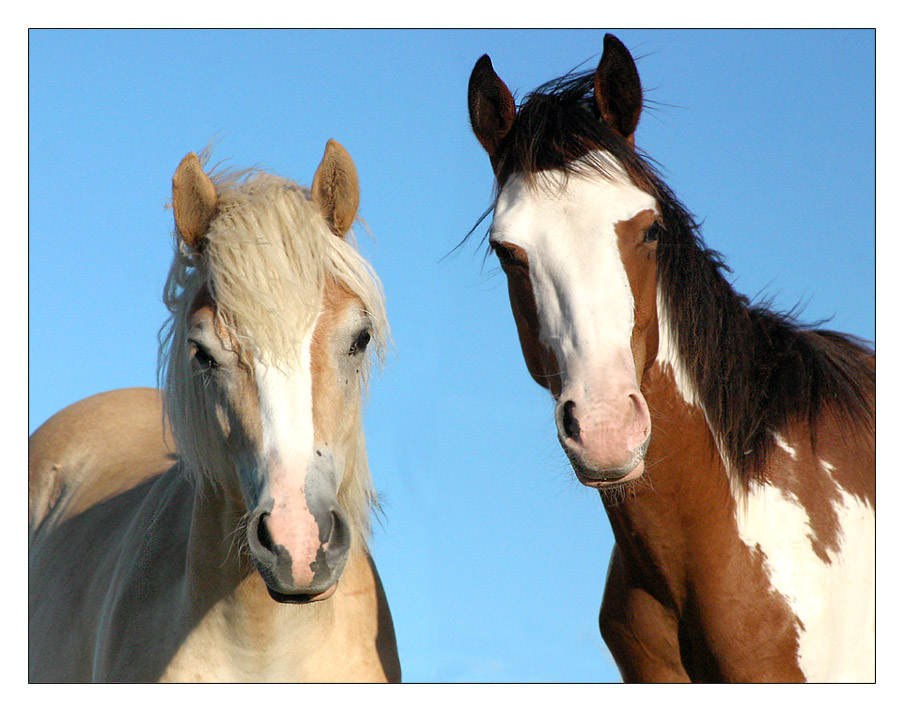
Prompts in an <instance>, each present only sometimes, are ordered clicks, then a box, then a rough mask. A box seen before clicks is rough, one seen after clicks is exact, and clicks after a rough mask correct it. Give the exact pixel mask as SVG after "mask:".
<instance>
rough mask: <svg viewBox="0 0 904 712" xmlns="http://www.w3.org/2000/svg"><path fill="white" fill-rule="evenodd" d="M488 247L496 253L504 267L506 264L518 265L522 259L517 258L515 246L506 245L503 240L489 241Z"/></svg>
mask: <svg viewBox="0 0 904 712" xmlns="http://www.w3.org/2000/svg"><path fill="white" fill-rule="evenodd" d="M490 247H491V248H492V250H493V252H495V253H496V257H498V258H499V263H500V264H501V265H502V266H503V267H506V266H508V265H520V264H522V261H521V260H520V259H519V258H518V254H517V252H516V251H515V248H514V247H512V246H511V245H507V244H506V243H504V242H491V243H490Z"/></svg>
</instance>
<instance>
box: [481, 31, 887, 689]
mask: <svg viewBox="0 0 904 712" xmlns="http://www.w3.org/2000/svg"><path fill="white" fill-rule="evenodd" d="M468 105H469V110H470V116H471V123H472V126H473V129H474V132H475V133H476V135H477V138H478V139H479V141H480V143H481V144H482V145H483V147H484V148H485V149H486V151H487V153H488V154H489V156H490V163H491V164H492V167H493V172H494V174H495V177H496V181H497V188H498V193H497V197H496V202H495V208H494V216H493V223H492V226H491V228H490V233H489V240H490V246H491V248H492V250H493V251H494V252H495V253H496V255H497V256H498V257H499V260H500V262H501V264H502V268H503V270H504V271H505V273H506V275H507V278H508V286H509V296H510V301H511V306H512V311H513V313H514V317H515V322H516V324H517V327H518V334H519V337H520V341H521V347H522V351H523V354H524V359H525V361H526V363H527V367H528V370H529V371H530V374H531V376H533V378H534V379H535V380H536V381H537V382H538V383H539V384H540V385H541V386H543V387H545V388H547V389H549V390H550V392H551V393H552V395H553V396H554V398H555V403H556V404H555V422H556V427H557V430H558V436H559V441H560V442H561V445H562V448H563V449H564V450H565V452H566V454H567V455H568V458H569V460H570V461H571V464H572V466H573V468H574V471H575V474H576V475H577V477H578V479H579V480H580V481H581V482H582V483H583V484H585V485H588V486H590V487H594V488H597V489H598V490H599V491H600V495H601V497H602V500H603V503H604V505H605V508H606V512H607V514H608V515H609V520H610V522H611V524H612V528H613V531H614V534H615V549H614V551H613V554H612V560H611V563H610V568H609V574H608V578H607V582H606V590H605V594H604V596H603V603H602V608H601V610H600V630H601V632H602V635H603V638H604V639H605V641H606V643H607V645H608V646H609V648H610V650H611V651H612V654H613V656H614V657H615V660H616V662H617V664H618V666H619V669H620V670H621V673H622V676H623V678H624V679H625V680H628V681H691V680H693V681H767V680H776V681H778V680H782V681H794V680H797V681H803V680H849V681H854V680H872V679H874V676H875V607H874V606H875V604H874V590H875V583H874V582H875V560H874V556H875V357H874V354H873V353H872V352H871V351H870V350H869V349H867V348H866V347H865V346H863V345H862V344H860V343H859V342H858V341H857V340H856V339H854V338H852V337H848V336H845V335H842V334H838V333H835V332H832V331H825V330H808V329H804V328H802V327H801V326H800V325H798V324H796V323H795V322H794V320H793V319H792V318H790V317H789V316H788V315H782V314H776V313H774V312H773V311H771V310H769V309H768V308H766V307H763V306H751V305H750V304H749V303H748V302H747V300H746V299H745V298H744V297H742V296H740V295H739V294H737V293H735V292H734V291H733V289H732V288H731V286H730V285H729V283H728V282H727V281H726V279H725V277H724V275H723V265H722V263H721V261H720V259H719V256H718V255H717V254H715V253H713V252H712V251H710V250H708V249H706V248H705V247H704V245H703V243H702V241H701V239H700V237H699V235H698V230H697V226H696V225H695V224H694V222H693V220H692V219H691V216H690V215H689V214H688V212H687V211H686V209H685V208H684V207H683V206H682V205H681V203H680V202H679V201H678V200H676V198H675V197H674V195H673V194H672V192H671V191H670V190H669V188H668V187H667V186H666V185H665V184H664V182H663V181H662V179H661V178H660V177H659V175H657V173H656V172H655V170H654V169H653V168H652V167H651V166H650V164H649V163H648V162H647V161H646V160H645V159H644V158H643V157H641V155H640V154H639V153H638V152H637V151H636V150H635V148H634V130H635V128H636V126H637V123H638V119H639V117H640V113H641V108H642V92H641V86H640V80H639V78H638V75H637V69H636V67H635V65H634V60H633V59H632V57H631V55H630V53H629V52H628V50H627V49H625V47H624V46H623V45H622V44H621V43H620V42H619V41H618V40H617V39H616V38H615V37H612V36H611V35H607V36H606V39H605V47H604V51H603V55H602V59H601V60H600V63H599V66H598V67H597V69H596V70H595V71H591V72H587V73H582V74H571V75H567V76H565V77H562V78H560V79H558V80H556V81H554V82H550V83H548V84H546V85H544V86H543V87H541V88H540V89H538V90H537V91H535V92H533V93H532V94H531V95H529V96H528V97H527V98H526V99H525V101H524V102H522V103H521V105H520V106H519V107H516V106H515V103H514V100H513V99H512V95H511V93H510V92H509V90H508V88H507V87H506V85H505V84H504V83H503V82H502V81H501V80H500V79H499V77H498V76H497V75H496V73H495V72H494V71H493V68H492V64H491V63H490V59H489V57H487V56H483V57H481V59H480V60H479V61H478V62H477V64H476V66H475V67H474V71H473V73H472V74H471V80H470V85H469V89H468Z"/></svg>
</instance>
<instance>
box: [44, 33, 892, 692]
mask: <svg viewBox="0 0 904 712" xmlns="http://www.w3.org/2000/svg"><path fill="white" fill-rule="evenodd" d="M613 32H614V33H615V34H616V35H617V36H618V37H619V38H620V39H621V40H622V41H623V42H624V43H625V44H626V45H627V47H628V48H629V49H630V50H631V51H632V53H633V54H634V56H635V57H636V58H638V59H639V61H638V67H639V70H640V73H641V80H642V82H643V84H644V87H645V89H646V90H647V92H648V93H647V98H648V100H650V101H651V102H652V106H651V109H650V110H648V111H646V112H645V113H644V115H643V116H642V118H641V123H640V126H639V128H638V132H637V143H638V145H639V146H640V147H641V148H642V149H644V150H645V151H646V152H647V153H648V154H649V155H650V156H652V157H653V158H654V159H655V160H656V161H658V162H659V163H660V164H661V166H662V167H663V171H664V174H665V176H666V179H667V181H668V182H669V183H670V185H671V186H672V187H673V189H674V190H675V192H676V194H677V195H678V196H679V197H680V198H681V199H682V200H683V201H684V202H685V204H686V205H687V206H688V207H689V208H690V210H691V211H692V212H693V213H694V214H695V215H696V216H697V217H698V218H700V219H702V220H703V225H704V227H703V234H704V237H705V239H706V241H707V244H708V245H709V246H710V247H713V248H714V249H717V250H719V251H720V252H722V253H723V254H724V255H725V257H726V260H727V262H728V264H729V265H730V266H731V267H732V270H733V277H734V280H735V285H736V287H737V289H738V290H739V291H741V292H743V293H745V294H747V295H749V296H751V297H757V296H759V297H763V296H766V297H770V298H772V300H773V303H774V304H775V305H776V306H778V307H780V308H790V307H793V306H794V305H796V304H798V303H800V304H801V305H802V318H803V319H804V320H818V319H825V318H828V319H830V321H829V326H831V327H832V328H836V329H839V330H842V331H847V332H851V333H854V334H856V335H858V336H861V337H864V338H866V339H869V340H874V339H875V304H876V300H875V294H876V285H875V262H876V257H875V255H876V253H875V203H876V199H875V35H874V34H873V33H872V32H871V31H808V32H802V31H659V30H647V31H636V30H624V31H618V30H613ZM603 35H604V31H602V30H586V31H584V30H582V31H558V30H556V31H542V30H536V31H470V30H468V31H414V30H406V31H341V32H340V31H316V32H315V31H297V32H289V31H269V32H258V31H236V30H231V31H216V32H214V31H191V32H187V31H181V32H177V31H154V32H150V31H122V32H86V31H75V32H60V31H54V32H48V31H42V32H32V33H30V35H29V43H30V44H29V156H28V157H29V184H28V185H29V241H28V248H29V253H28V280H29V284H28V300H29V301H28V319H29V321H28V326H29V331H28V346H29V351H28V366H29V379H28V405H29V433H31V432H32V431H33V430H34V429H35V428H36V427H38V426H39V425H40V424H41V423H42V422H43V421H44V420H46V419H47V418H48V417H49V416H50V415H52V414H53V413H54V412H56V411H57V410H59V409H61V408H63V407H65V406H66V405H68V404H70V403H72V402H74V401H76V400H78V399H80V398H83V397H86V396H89V395H91V394H93V393H97V392H100V391H104V390H109V389H113V388H122V387H128V386H138V385H144V386H152V385H154V384H155V369H156V350H157V330H158V328H159V327H160V325H161V324H162V323H163V320H164V319H165V317H166V313H165V310H164V307H163V305H162V302H161V299H160V295H161V291H162V287H163V283H164V279H165V277H166V272H167V269H168V266H169V264H170V260H171V239H170V233H171V230H172V213H171V212H169V211H167V210H165V208H164V206H165V204H166V202H167V200H168V199H169V190H170V179H171V177H172V174H173V171H174V170H175V168H176V166H177V165H178V163H179V160H180V159H181V158H182V157H183V156H184V155H185V154H186V153H187V152H188V151H200V150H201V149H202V148H203V147H204V146H205V145H207V144H208V143H210V142H214V143H215V150H214V154H213V155H214V159H215V160H222V161H224V162H226V163H228V164H230V165H234V166H240V167H241V166H250V165H257V166H260V167H262V168H264V169H266V170H268V171H270V172H274V173H278V174H280V175H284V176H286V177H289V178H293V179H295V180H297V181H299V182H301V183H304V184H309V183H310V180H311V178H312V177H313V173H314V170H315V168H316V166H317V163H318V161H319V160H320V157H321V155H322V152H323V146H324V144H325V142H326V141H327V139H329V138H335V139H336V140H338V141H339V142H340V143H342V144H343V145H344V146H345V147H346V149H348V151H349V153H350V154H351V155H352V157H353V159H354V160H355V163H356V165H357V168H358V173H359V179H360V183H361V192H362V197H361V210H360V212H361V215H362V217H363V218H364V220H365V221H366V223H367V226H368V228H369V230H370V232H371V233H372V235H373V239H372V238H371V237H370V235H368V233H367V231H366V230H365V229H364V228H363V227H361V226H360V225H359V226H358V227H357V229H356V233H357V236H358V243H359V246H360V249H361V251H362V252H363V253H364V254H365V255H366V256H367V258H368V259H369V260H370V261H371V263H372V264H373V266H374V268H375V270H376V271H377V273H378V274H379V275H380V277H381V279H382V281H383V285H384V289H385V292H386V296H387V309H388V313H389V318H390V323H391V326H392V332H393V338H394V346H395V349H394V351H393V353H392V354H391V355H390V358H389V361H388V364H387V366H386V368H385V369H384V371H383V372H382V373H381V374H380V375H379V376H377V377H376V378H375V379H374V381H373V383H372V385H371V390H370V392H371V397H370V401H369V404H368V408H367V422H366V428H367V438H368V451H369V455H370V461H371V467H372V471H373V476H374V480H375V483H376V485H377V488H378V490H379V491H380V493H381V495H382V497H383V502H384V513H385V516H384V517H383V520H382V523H380V524H377V525H376V527H375V536H374V542H373V549H374V555H375V559H376V562H377V566H378V568H379V570H380V572H381V575H382V577H383V582H384V585H385V587H386V590H387V594H388V596H389V601H390V605H391V608H392V612H393V617H394V619H395V625H396V633H397V636H398V641H399V652H400V657H401V662H402V669H403V675H404V678H405V679H406V680H407V681H411V682H424V681H447V682H458V681H468V682H484V681H511V682H530V681H549V682H574V681H587V682H605V681H614V680H617V679H618V675H617V672H616V670H615V668H614V665H613V664H612V662H611V658H610V656H609V654H608V652H607V651H606V649H605V647H604V646H603V644H602V641H601V639H600V636H599V632H598V630H597V624H596V617H597V611H598V607H599V601H600V596H601V593H602V589H603V584H604V580H605V573H606V567H607V563H608V558H609V554H610V552H611V547H612V536H611V530H610V527H609V524H608V521H607V519H606V517H605V514H604V511H603V508H602V505H601V503H600V501H599V497H598V496H597V494H596V493H595V492H593V491H591V490H590V489H587V488H583V487H582V486H581V485H580V484H578V482H577V481H576V479H575V478H574V476H573V474H572V473H571V472H570V469H569V466H568V464H567V461H566V459H565V456H564V454H563V453H562V452H561V449H560V448H559V445H558V443H557V441H556V437H555V427H554V424H553V419H552V400H551V398H550V397H549V396H548V395H547V394H546V393H545V392H544V391H543V390H541V389H540V388H539V387H538V386H537V385H535V384H534V382H533V381H532V380H531V379H530V377H529V376H528V375H527V372H526V369H525V367H524V364H523V361H522V357H521V353H520V349H519V346H518V341H517V336H516V332H515V327H514V322H513V320H512V317H511V313H510V310H509V306H508V297H507V292H506V287H505V281H504V275H502V274H501V272H500V271H499V269H498V267H497V265H496V264H495V262H494V261H492V260H487V261H486V262H484V245H483V244H482V243H481V239H480V238H482V236H483V231H484V228H485V225H483V226H481V228H480V229H479V230H478V231H477V233H475V236H474V237H473V238H472V239H471V240H470V241H469V242H468V243H467V244H466V245H465V246H464V247H463V248H462V249H461V250H459V251H456V252H454V253H453V254H451V255H448V253H449V252H450V251H451V250H453V248H454V247H455V246H456V245H457V244H458V243H459V242H460V241H461V239H462V238H463V237H464V235H465V234H466V233H467V232H468V231H469V230H470V229H471V227H472V226H473V225H474V223H475V221H476V220H477V218H479V216H480V215H481V214H482V213H483V211H484V210H485V209H486V208H487V207H488V205H489V201H490V198H491V195H492V180H491V178H492V176H491V172H490V168H489V162H488V160H487V158H486V155H485V154H484V152H483V150H482V149H481V148H480V146H479V144H478V143H477V141H476V139H475V138H474V137H473V135H472V134H471V130H470V125H469V122H468V113H467V103H466V96H467V82H468V77H469V75H470V72H471V68H472V67H473V65H474V62H475V61H476V60H477V59H478V58H479V57H480V56H481V55H482V54H483V53H488V54H489V55H490V56H491V58H492V60H493V63H494V66H495V68H496V71H497V72H498V73H499V75H500V76H501V77H502V78H503V80H504V81H505V82H506V83H507V84H508V86H509V88H510V89H512V90H513V92H515V94H516V97H517V96H523V95H524V94H525V93H526V92H527V91H529V90H531V89H533V88H534V87H536V86H537V85H539V84H540V83H542V82H544V81H546V80H548V79H551V78H553V77H555V76H558V75H560V74H563V73H564V72H566V71H568V70H569V69H571V68H573V67H575V66H576V65H578V64H579V63H581V62H584V61H585V60H586V61H587V65H586V66H588V67H590V66H593V65H595V63H596V62H597V61H598V59H599V54H600V52H601V50H602V41H603ZM447 255H448V256H447ZM444 257H445V259H443V258H444Z"/></svg>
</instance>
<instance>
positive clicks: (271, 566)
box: [247, 503, 351, 603]
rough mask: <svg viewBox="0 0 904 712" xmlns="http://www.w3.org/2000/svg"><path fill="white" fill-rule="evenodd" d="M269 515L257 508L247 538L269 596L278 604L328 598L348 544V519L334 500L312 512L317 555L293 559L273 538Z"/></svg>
mask: <svg viewBox="0 0 904 712" xmlns="http://www.w3.org/2000/svg"><path fill="white" fill-rule="evenodd" d="M269 517H270V511H268V510H267V509H262V508H258V510H257V511H255V513H254V514H253V515H252V516H251V518H250V520H249V522H248V526H247V538H248V545H249V548H250V550H251V557H252V559H253V560H254V564H255V566H256V567H257V570H258V572H259V573H260V575H261V577H262V578H263V579H264V583H266V585H267V590H268V591H269V592H270V596H271V597H272V598H273V599H274V600H276V601H279V602H280V603H309V602H311V601H317V600H323V599H325V598H329V596H330V595H332V593H333V592H334V591H335V588H336V585H337V584H338V582H339V577H340V576H341V575H342V571H343V569H344V568H345V562H346V560H347V558H348V550H349V546H350V544H351V532H350V529H349V525H348V521H347V519H346V516H345V514H344V513H343V512H342V510H341V509H340V508H339V505H338V504H335V503H334V504H333V506H331V507H329V508H328V509H327V510H326V511H324V512H322V513H318V514H316V515H315V517H316V520H317V525H318V530H319V540H320V541H319V546H318V547H317V549H316V554H315V555H314V556H313V557H310V556H307V557H306V558H308V559H310V560H309V561H293V558H292V553H291V552H290V551H289V549H287V548H286V547H285V546H283V545H282V544H281V543H279V542H278V541H274V539H273V537H272V535H271V532H270V528H269V527H268V525H267V521H268V519H269ZM308 569H310V574H308V571H307V570H308ZM299 571H301V572H302V573H303V577H304V580H302V576H301V575H299Z"/></svg>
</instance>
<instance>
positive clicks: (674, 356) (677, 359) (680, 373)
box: [656, 283, 702, 408]
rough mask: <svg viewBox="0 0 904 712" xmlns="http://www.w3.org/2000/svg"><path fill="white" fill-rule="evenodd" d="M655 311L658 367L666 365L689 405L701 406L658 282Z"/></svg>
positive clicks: (682, 396)
mask: <svg viewBox="0 0 904 712" xmlns="http://www.w3.org/2000/svg"><path fill="white" fill-rule="evenodd" d="M656 313H657V316H658V321H659V350H658V351H657V352H656V363H657V364H659V366H660V367H664V366H668V368H669V370H670V371H671V373H672V378H673V379H674V380H675V387H676V388H677V389H678V395H680V396H681V398H682V399H683V400H684V402H685V403H687V404H688V405H690V406H693V407H695V408H699V407H702V406H701V403H700V397H699V396H698V395H697V389H696V388H695V387H694V382H693V380H692V379H691V377H690V376H689V375H688V372H687V369H686V368H685V367H684V361H683V359H682V358H681V351H680V350H679V348H678V339H677V338H674V337H673V336H672V329H671V324H670V318H669V311H668V307H666V303H665V299H664V297H663V296H662V291H661V290H660V288H659V284H658V283H657V285H656Z"/></svg>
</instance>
